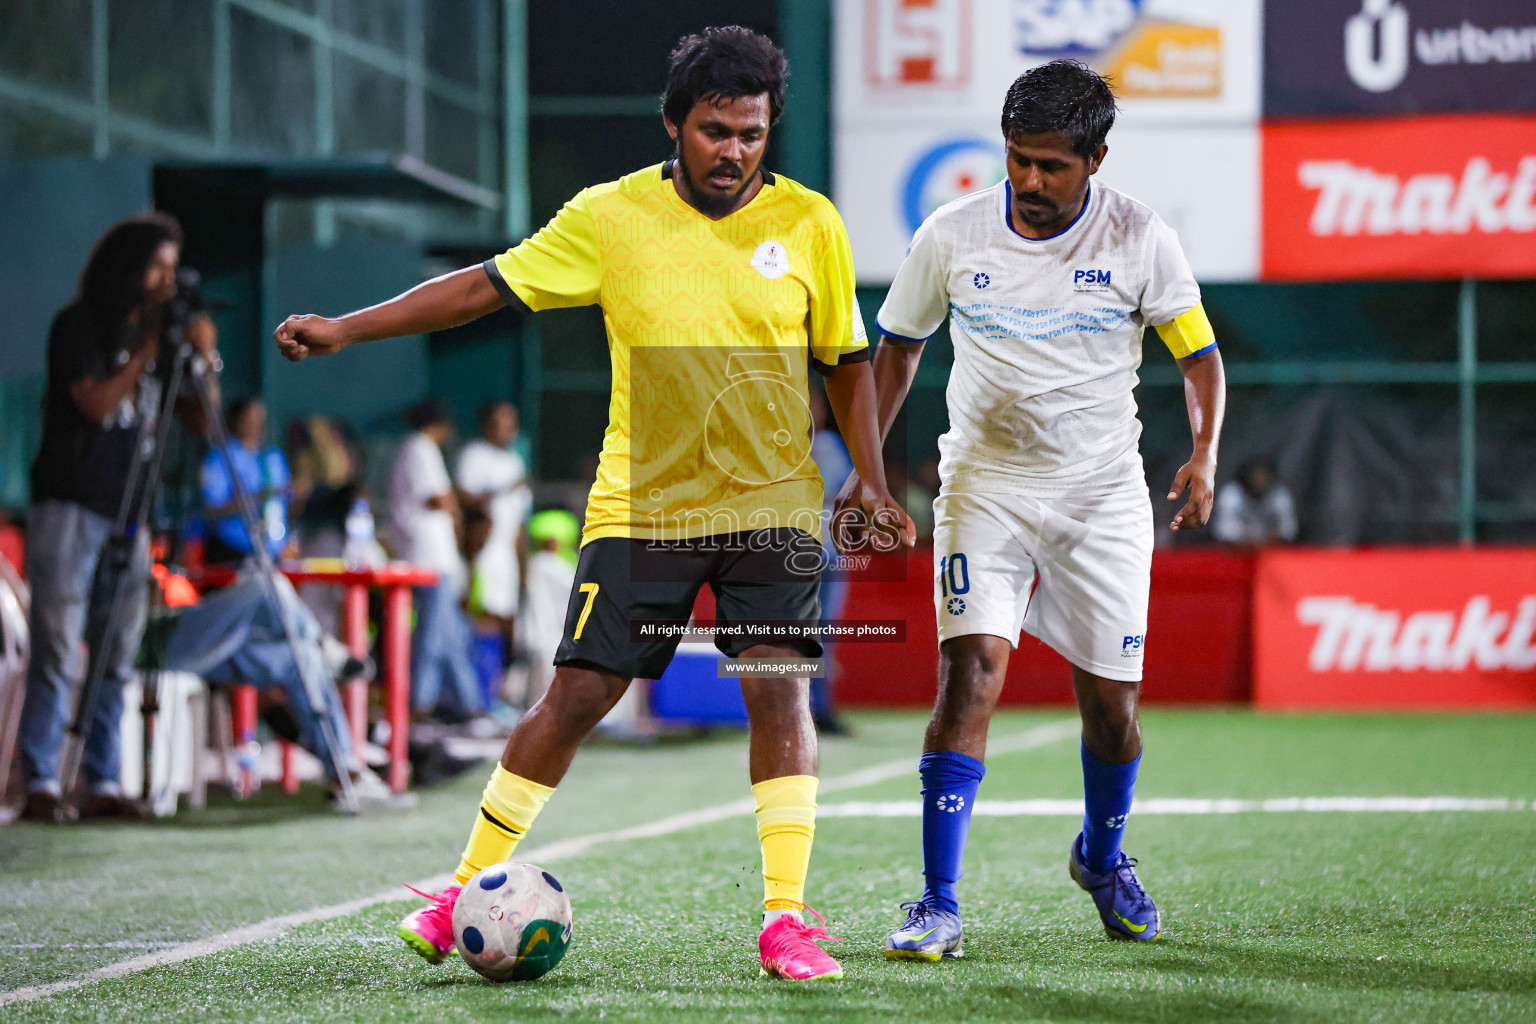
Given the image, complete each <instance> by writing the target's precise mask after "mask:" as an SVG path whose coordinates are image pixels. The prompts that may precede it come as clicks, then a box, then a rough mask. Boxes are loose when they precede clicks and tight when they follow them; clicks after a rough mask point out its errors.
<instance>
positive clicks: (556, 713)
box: [530, 670, 629, 738]
mask: <svg viewBox="0 0 1536 1024" xmlns="http://www.w3.org/2000/svg"><path fill="white" fill-rule="evenodd" d="M628 685H629V683H628V681H627V680H624V679H620V678H619V677H617V676H609V675H607V674H600V673H596V672H585V671H578V672H564V671H560V670H557V671H556V672H555V678H554V681H553V682H551V683H550V687H549V690H548V691H546V692H545V694H544V696H543V697H541V698H540V699H539V702H538V704H537V705H535V710H536V711H540V712H542V713H544V714H547V715H550V716H551V717H552V718H553V719H554V723H555V725H556V727H557V728H558V729H559V730H560V731H561V732H562V733H565V734H568V735H573V736H575V737H577V738H579V737H581V736H585V735H586V734H587V733H589V732H591V731H592V729H593V727H594V726H596V725H597V723H598V722H600V721H602V719H603V716H604V715H606V714H607V713H608V711H609V710H610V709H611V708H612V707H613V705H614V704H616V703H617V702H618V700H619V698H620V697H622V696H624V690H625V689H626V688H627V687H628ZM530 713H532V712H530Z"/></svg>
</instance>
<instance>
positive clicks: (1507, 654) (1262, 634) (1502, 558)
mask: <svg viewBox="0 0 1536 1024" xmlns="http://www.w3.org/2000/svg"><path fill="white" fill-rule="evenodd" d="M1254 603H1255V606H1256V607H1255V619H1254V635H1255V650H1254V699H1255V703H1256V704H1257V705H1258V706H1260V707H1271V708H1317V707H1355V708H1451V707H1455V708H1475V707H1484V708H1494V707H1506V708H1507V707H1533V706H1536V642H1533V640H1536V550H1532V549H1529V548H1526V549H1514V548H1504V549H1498V548H1494V549H1489V548H1483V549H1478V550H1461V549H1454V548H1447V549H1422V548H1420V549H1396V550H1377V551H1338V550H1273V551H1267V552H1265V553H1264V555H1263V556H1262V558H1261V559H1260V563H1259V572H1258V579H1257V584H1256V587H1255V592H1254Z"/></svg>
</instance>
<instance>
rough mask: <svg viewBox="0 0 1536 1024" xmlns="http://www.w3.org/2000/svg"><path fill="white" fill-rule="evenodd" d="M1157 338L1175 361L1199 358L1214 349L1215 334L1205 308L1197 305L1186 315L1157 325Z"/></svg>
mask: <svg viewBox="0 0 1536 1024" xmlns="http://www.w3.org/2000/svg"><path fill="white" fill-rule="evenodd" d="M1157 336H1158V337H1159V338H1162V339H1163V344H1164V345H1167V346H1168V351H1169V352H1172V353H1173V358H1175V359H1188V358H1189V357H1190V356H1201V355H1205V353H1207V352H1211V351H1214V350H1215V348H1216V332H1215V331H1213V330H1211V322H1210V321H1209V320H1207V319H1206V316H1205V307H1204V306H1202V305H1200V304H1199V303H1196V304H1195V308H1194V309H1191V310H1190V311H1189V312H1187V313H1180V314H1179V315H1178V316H1176V317H1174V318H1173V319H1172V320H1170V321H1168V322H1167V323H1165V324H1158V325H1157Z"/></svg>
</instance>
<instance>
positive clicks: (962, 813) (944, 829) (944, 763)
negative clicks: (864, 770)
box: [917, 750, 987, 914]
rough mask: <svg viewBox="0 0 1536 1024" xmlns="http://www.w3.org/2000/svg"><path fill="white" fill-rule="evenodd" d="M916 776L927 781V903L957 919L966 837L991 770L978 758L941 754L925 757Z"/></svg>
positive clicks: (925, 838)
mask: <svg viewBox="0 0 1536 1024" xmlns="http://www.w3.org/2000/svg"><path fill="white" fill-rule="evenodd" d="M917 774H918V775H919V776H921V777H922V780H923V878H924V879H926V881H927V887H926V888H924V890H923V902H924V903H926V904H928V905H929V906H930V907H935V908H937V909H939V910H943V911H945V912H947V913H950V914H958V913H959V912H960V903H959V899H958V897H957V896H956V894H955V883H956V882H958V881H960V861H961V860H962V859H963V858H964V856H965V834H966V832H967V831H968V830H969V829H970V827H971V810H972V809H973V808H974V807H975V806H976V790H977V788H978V787H980V785H981V779H982V776H984V775H986V774H987V766H986V765H984V764H982V763H981V762H980V761H978V760H976V759H975V758H974V757H967V756H966V755H964V754H957V753H954V752H953V751H949V750H940V751H936V752H934V753H932V754H924V755H923V757H922V760H920V761H918V763H917Z"/></svg>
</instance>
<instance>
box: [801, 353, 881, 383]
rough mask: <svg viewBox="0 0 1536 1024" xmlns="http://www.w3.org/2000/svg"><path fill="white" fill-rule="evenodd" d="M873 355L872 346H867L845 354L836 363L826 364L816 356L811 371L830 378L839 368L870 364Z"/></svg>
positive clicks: (812, 361)
mask: <svg viewBox="0 0 1536 1024" xmlns="http://www.w3.org/2000/svg"><path fill="white" fill-rule="evenodd" d="M872 354H873V350H872V348H871V346H869V345H865V346H864V347H863V348H861V349H859V350H858V351H856V352H845V353H843V355H841V356H839V357H838V360H837V362H835V363H824V362H822V361H821V360H820V359H817V358H816V357H815V356H811V369H813V370H815V371H816V372H817V373H819V374H821V375H822V376H823V377H830V376H832V372H833V371H834V370H836V369H837V368H838V367H839V366H847V365H849V364H851V363H867V362H869V360H870V357H871V355H872Z"/></svg>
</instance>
